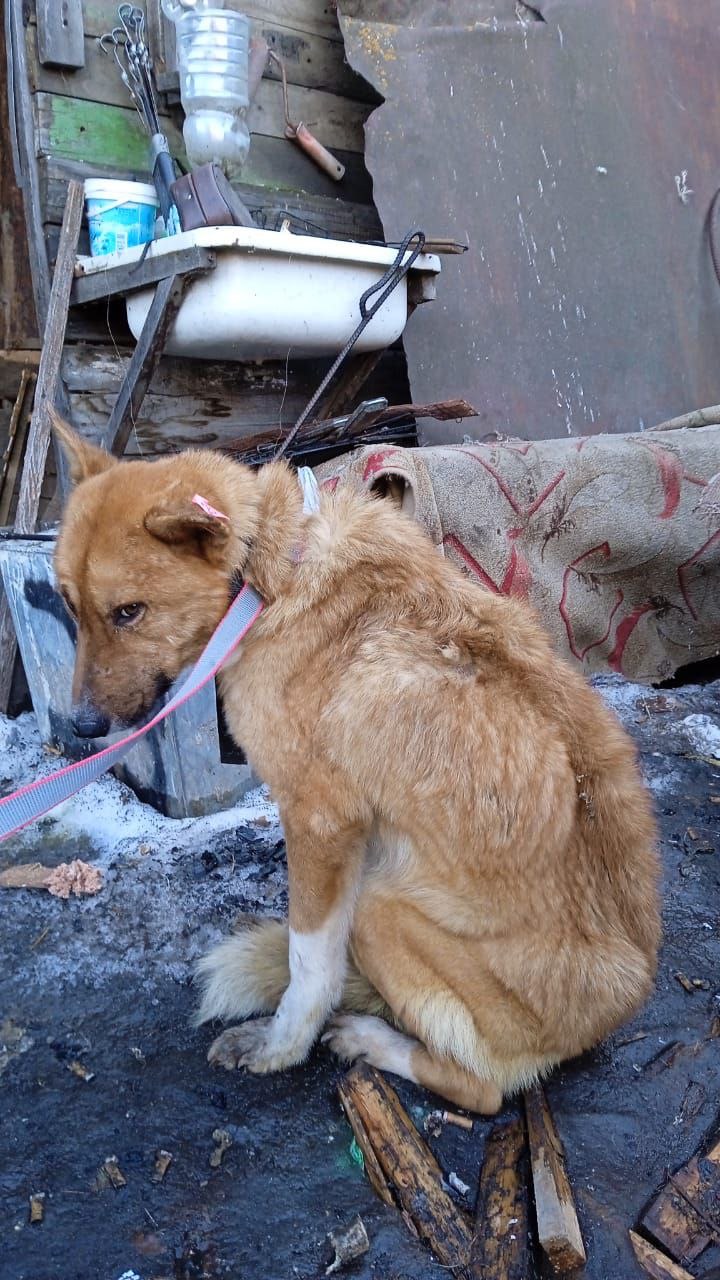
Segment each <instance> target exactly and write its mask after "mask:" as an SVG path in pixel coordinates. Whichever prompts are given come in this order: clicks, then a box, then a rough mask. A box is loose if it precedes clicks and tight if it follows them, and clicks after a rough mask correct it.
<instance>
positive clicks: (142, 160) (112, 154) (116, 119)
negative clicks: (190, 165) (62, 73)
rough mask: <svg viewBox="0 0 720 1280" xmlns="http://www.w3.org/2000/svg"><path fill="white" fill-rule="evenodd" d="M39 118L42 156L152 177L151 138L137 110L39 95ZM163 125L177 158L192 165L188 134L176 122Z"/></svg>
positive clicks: (166, 121)
mask: <svg viewBox="0 0 720 1280" xmlns="http://www.w3.org/2000/svg"><path fill="white" fill-rule="evenodd" d="M35 117H36V127H37V145H38V153H39V154H40V155H55V156H64V157H65V158H66V159H67V160H80V161H85V162H86V163H87V164H94V165H105V164H107V165H108V166H110V167H112V168H116V169H129V170H132V171H133V172H135V173H149V170H150V157H149V149H148V147H149V144H148V137H147V134H146V133H145V131H144V129H143V127H142V125H141V124H140V120H139V118H138V115H137V112H136V111H135V110H134V108H132V107H130V108H128V109H125V108H123V107H115V106H108V105H107V104H106V103H103V102H85V101H83V100H82V99H80V98H67V97H63V96H61V95H59V94H49V93H36V94H35ZM162 124H163V128H164V129H165V131H166V135H167V139H168V142H169V144H170V150H171V152H172V154H173V155H174V156H175V157H177V158H179V159H181V160H182V161H183V162H184V163H186V162H187V161H186V156H185V148H184V146H183V141H182V134H181V133H180V131H179V130H178V129H177V127H176V126H175V125H174V124H173V122H172V121H171V120H170V119H168V118H164V119H163V121H162Z"/></svg>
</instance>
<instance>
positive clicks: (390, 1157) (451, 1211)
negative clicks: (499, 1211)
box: [341, 1062, 473, 1272]
mask: <svg viewBox="0 0 720 1280" xmlns="http://www.w3.org/2000/svg"><path fill="white" fill-rule="evenodd" d="M343 1093H344V1094H345V1096H349V1097H350V1098H351V1100H352V1103H353V1104H354V1107H355V1111H356V1113H357V1115H358V1116H359V1118H360V1120H361V1121H362V1129H361V1130H360V1131H359V1132H356V1134H355V1137H356V1140H357V1142H358V1145H360V1146H361V1147H362V1151H363V1155H364V1156H365V1160H366V1164H367V1163H368V1162H369V1159H370V1158H371V1157H370V1155H369V1152H370V1151H372V1152H374V1155H375V1157H376V1160H377V1162H378V1164H379V1165H380V1168H381V1170H382V1174H383V1177H384V1179H385V1181H386V1182H387V1184H388V1186H389V1187H390V1188H391V1189H392V1191H393V1192H394V1194H395V1195H396V1197H397V1200H398V1204H399V1205H400V1208H401V1210H402V1211H403V1212H404V1214H407V1216H408V1218H409V1220H410V1221H411V1222H412V1225H413V1228H414V1230H415V1231H417V1234H418V1236H419V1238H420V1239H421V1240H422V1241H423V1242H424V1243H425V1244H426V1245H428V1246H429V1248H430V1249H432V1251H433V1253H434V1254H435V1257H436V1258H437V1259H438V1261H439V1262H440V1263H441V1264H442V1265H443V1266H445V1267H450V1268H452V1269H453V1270H457V1271H458V1272H462V1271H463V1269H464V1268H466V1267H467V1264H468V1261H469V1258H470V1247H471V1244H472V1234H473V1233H472V1229H471V1226H470V1222H469V1219H468V1217H467V1215H466V1214H465V1213H463V1211H462V1210H461V1209H459V1208H458V1206H457V1205H456V1204H455V1203H454V1201H453V1200H452V1197H451V1196H450V1195H448V1193H447V1191H445V1189H444V1188H443V1185H442V1182H443V1175H442V1170H441V1169H440V1166H439V1165H438V1163H437V1161H436V1159H435V1157H434V1156H433V1154H432V1152H431V1150H430V1148H429V1147H428V1145H427V1143H426V1142H425V1140H424V1139H423V1138H421V1136H420V1134H419V1133H418V1131H417V1129H416V1128H415V1126H414V1124H413V1123H412V1121H411V1119H410V1117H409V1116H408V1114H407V1112H406V1111H405V1109H404V1107H403V1106H402V1104H401V1102H400V1099H399V1098H398V1096H397V1094H396V1093H395V1091H394V1089H391V1088H390V1085H389V1084H388V1083H387V1081H386V1080H385V1079H384V1077H383V1076H382V1075H381V1074H380V1072H379V1071H376V1070H375V1069H374V1067H370V1066H368V1065H367V1063H365V1062H358V1063H356V1064H355V1066H354V1067H353V1068H352V1069H351V1070H350V1071H349V1072H348V1073H347V1075H346V1076H345V1079H344V1081H343V1086H342V1090H341V1097H343ZM361 1135H362V1136H361ZM363 1143H365V1144H366V1145H363Z"/></svg>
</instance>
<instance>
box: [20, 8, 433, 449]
mask: <svg viewBox="0 0 720 1280" xmlns="http://www.w3.org/2000/svg"><path fill="white" fill-rule="evenodd" d="M228 7H238V8H241V9H242V11H243V12H245V13H247V14H248V16H249V17H250V19H251V20H252V30H253V33H254V34H262V35H263V36H264V38H265V39H266V40H267V42H268V44H269V45H270V47H271V48H273V49H274V50H275V51H276V52H277V53H278V54H279V55H280V56H281V57H283V59H284V60H285V63H286V66H287V71H288V80H289V85H290V88H289V101H290V112H291V115H293V117H295V118H297V119H298V120H300V119H302V120H304V121H305V122H306V123H307V124H309V125H310V127H311V128H312V129H313V132H314V133H315V134H316V136H317V137H318V138H319V139H320V140H321V141H322V142H323V143H325V144H326V145H327V146H328V147H330V148H331V149H332V150H333V151H334V153H335V154H336V155H337V156H338V157H339V159H340V160H341V161H342V163H343V164H344V165H345V167H346V177H345V179H344V180H343V182H342V183H341V184H335V183H333V182H332V181H331V180H330V179H329V178H327V177H326V176H325V175H324V174H322V173H321V172H320V171H319V170H318V169H317V168H316V167H315V166H314V165H313V164H312V162H311V161H310V160H309V159H308V158H307V157H306V156H305V155H304V153H302V152H301V151H300V150H299V149H298V148H297V147H295V146H294V145H293V143H291V142H289V141H287V140H286V139H285V137H284V119H283V102H282V88H281V85H280V83H279V76H278V73H277V71H276V70H275V69H274V68H272V69H269V70H268V71H266V74H265V77H264V78H263V81H262V83H261V85H260V88H259V90H258V93H257V97H256V100H255V102H254V104H253V106H252V107H251V110H250V116H249V124H250V129H251V134H252V142H251V148H250V156H249V159H248V164H247V167H246V170H245V171H244V174H243V177H244V181H243V183H242V184H239V185H238V191H239V193H240V194H241V196H242V198H243V199H244V200H245V202H246V203H247V204H248V206H249V207H250V208H251V209H252V211H253V213H254V214H255V216H256V219H257V221H258V222H259V223H260V225H263V226H267V227H269V228H274V227H277V226H278V225H279V221H280V219H281V218H282V216H283V215H287V214H289V215H290V216H291V219H292V220H293V222H292V225H293V227H294V229H296V230H307V231H309V232H310V233H312V234H324V235H328V234H330V235H336V236H342V237H350V238H352V239H359V240H372V239H380V238H381V237H382V231H381V227H380V223H379V220H378V217H377V213H376V211H375V208H374V206H373V203H372V184H371V181H370V178H369V175H368V173H367V170H366V168H365V163H364V156H363V147H364V135H363V126H364V122H365V120H366V119H367V116H368V115H369V113H370V112H371V111H372V109H373V106H374V105H375V104H376V103H377V102H378V101H379V99H378V97H377V95H376V93H375V91H374V90H373V89H372V88H371V87H370V86H369V85H368V84H367V83H366V82H365V81H364V80H363V79H362V78H361V77H359V76H357V75H356V74H355V73H354V72H353V71H352V70H351V69H350V67H349V66H348V64H347V62H346V60H345V52H344V46H343V42H342V36H341V34H340V30H339V27H338V23H337V17H336V15H335V12H334V9H333V7H332V5H331V4H330V3H327V4H326V3H323V0H251V2H250V3H249V4H239V3H238V4H236V5H233V4H230V5H228ZM145 9H146V13H147V16H148V23H149V27H150V32H151V40H152V41H153V53H154V56H155V60H156V71H157V74H158V78H159V81H160V83H161V85H162V86H163V88H164V90H165V92H163V94H162V95H161V97H160V105H161V112H162V118H163V126H164V128H165V131H166V133H167V136H168V139H169V142H170V146H171V150H172V152H173V154H174V155H175V157H176V158H177V159H178V160H179V161H180V163H185V162H186V158H185V154H184V150H183V144H182V111H181V110H180V108H179V105H178V79H177V73H176V72H175V71H174V69H173V61H174V53H173V31H172V26H171V24H168V23H167V20H166V19H165V18H164V17H163V16H162V14H161V10H160V5H159V0H146V3H145ZM83 17H84V27H85V34H84V54H85V65H84V67H82V68H80V69H78V70H75V71H68V70H59V69H53V68H52V67H47V66H42V65H41V63H40V60H39V57H38V47H37V43H38V42H37V25H36V19H35V13H34V6H32V7H31V9H30V14H29V21H28V25H27V28H26V46H27V58H28V66H29V76H30V88H31V90H32V95H33V114H34V122H35V133H36V143H37V155H38V167H39V176H40V188H41V202H42V209H43V220H44V226H45V233H46V241H47V244H48V252H49V256H50V259H51V261H52V260H54V254H55V249H56V246H57V238H58V234H59V227H60V222H61V220H62V212H63V207H64V202H65V191H66V187H67V182H68V180H69V178H70V177H89V176H95V175H101V174H104V175H112V176H117V177H119V176H127V177H133V176H134V177H139V178H145V179H146V180H147V177H148V163H147V140H146V138H145V135H144V134H143V131H142V129H141V126H140V123H139V120H138V119H137V116H136V114H135V111H134V109H133V108H132V107H131V106H129V105H128V103H129V99H128V96H127V91H126V90H125V88H124V86H123V84H122V82H121V80H120V76H119V72H118V70H117V68H116V66H115V63H114V61H113V60H112V58H110V57H107V56H106V55H104V54H103V52H102V50H101V49H100V48H99V45H98V37H99V36H100V35H101V34H102V33H103V32H105V31H108V30H110V28H111V27H113V26H114V25H116V22H117V3H116V0H85V2H84V3H83ZM86 243H87V242H86V241H85V244H86ZM82 247H83V246H82V244H81V248H82ZM68 337H69V340H70V344H71V345H69V347H68V351H67V353H66V358H65V366H64V376H65V379H66V382H67V385H68V390H69V393H70V402H71V407H72V411H73V414H74V417H75V421H76V423H77V425H78V427H79V428H80V429H81V430H83V431H85V432H86V433H87V434H88V435H90V436H96V435H97V434H98V433H99V431H100V430H101V429H102V426H103V423H104V421H105V420H106V418H107V415H108V414H109V412H110V409H111V407H112V403H113V400H114V396H115V394H116V391H117V387H118V385H119V382H120V378H121V376H122V371H123V369H124V367H125V364H126V362H127V359H128V357H129V352H130V350H131V344H132V339H131V338H130V335H129V333H128V330H127V325H126V322H125V317H124V307H123V305H122V303H113V304H111V306H110V307H108V305H107V304H103V305H102V306H98V307H95V308H84V309H83V310H82V311H76V312H74V313H72V315H71V318H70V324H69V327H68ZM326 367H327V362H315V363H314V364H313V363H310V362H306V361H298V362H295V363H293V362H291V363H290V364H288V365H287V366H286V365H285V363H284V362H283V363H282V364H279V363H276V362H268V363H264V364H262V365H253V366H239V365H236V364H217V363H216V364H212V365H208V364H206V363H205V362H201V361H190V360H174V361H170V360H168V361H163V362H162V364H161V367H160V371H159V373H158V375H157V376H156V378H155V380H154V382H153V384H152V385H151V388H150V392H149V394H148V397H147V399H146V401H145V404H144V406H143V409H142V411H141V415H140V417H139V420H138V423H137V425H136V430H135V432H134V434H133V436H132V438H131V443H130V445H129V447H128V453H136V454H138V453H139V454H143V455H144V454H156V453H158V452H161V451H163V450H166V449H177V448H182V447H184V446H187V445H189V444H207V445H223V444H224V443H225V442H227V441H230V440H234V439H239V438H241V437H242V436H243V435H244V434H250V433H252V432H255V431H257V430H258V429H259V428H260V427H264V426H268V425H272V424H273V423H275V422H277V421H278V420H280V418H281V417H282V421H283V422H285V423H287V422H288V421H291V420H292V419H293V418H294V416H296V415H297V413H298V412H299V411H300V409H301V408H302V407H303V405H304V404H305V402H306V400H307V399H308V398H309V396H310V395H311V393H312V391H313V390H314V389H315V386H316V385H317V383H318V381H319V380H320V377H321V376H322V374H323V372H324V370H325V368H326ZM369 390H372V391H373V392H374V394H385V395H388V397H389V398H390V399H391V400H396V401H402V400H405V399H406V398H407V397H408V389H407V379H406V373H405V362H404V356H402V353H400V352H392V353H389V354H388V356H386V357H384V359H383V362H382V364H381V366H380V368H379V371H378V373H377V374H376V375H375V377H374V379H373V383H372V386H371V387H370V388H369Z"/></svg>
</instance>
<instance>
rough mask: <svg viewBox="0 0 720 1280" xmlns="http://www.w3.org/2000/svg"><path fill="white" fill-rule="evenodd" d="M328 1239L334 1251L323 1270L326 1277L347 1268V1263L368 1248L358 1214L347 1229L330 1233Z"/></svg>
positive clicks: (364, 1231)
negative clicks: (328, 1264) (328, 1263)
mask: <svg viewBox="0 0 720 1280" xmlns="http://www.w3.org/2000/svg"><path fill="white" fill-rule="evenodd" d="M328 1239H329V1240H330V1243H331V1245H332V1247H333V1249H334V1250H335V1257H334V1258H333V1260H332V1262H331V1263H330V1266H329V1267H326V1268H325V1275H326V1276H331V1275H333V1273H334V1272H335V1271H339V1270H340V1268H341V1267H346V1266H348V1265H349V1263H351V1262H354V1260H355V1258H361V1257H362V1255H363V1254H364V1253H367V1251H368V1249H369V1248H370V1241H369V1239H368V1233H367V1231H366V1230H365V1223H364V1222H363V1220H362V1218H361V1217H360V1215H359V1214H358V1216H357V1218H355V1219H354V1220H353V1221H352V1222H351V1223H350V1226H349V1227H345V1228H344V1229H342V1230H338V1231H331V1232H330V1234H329V1236H328Z"/></svg>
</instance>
